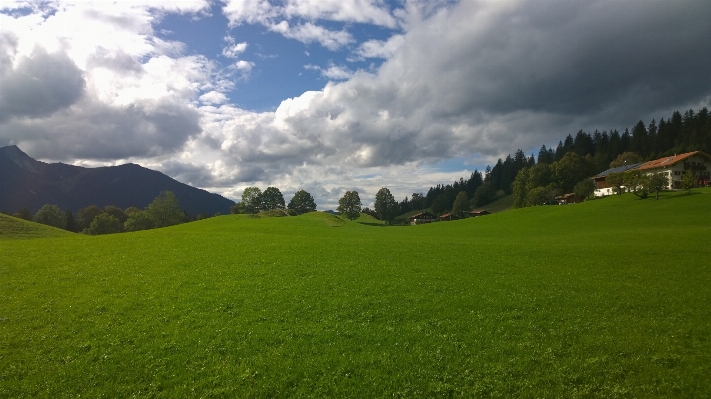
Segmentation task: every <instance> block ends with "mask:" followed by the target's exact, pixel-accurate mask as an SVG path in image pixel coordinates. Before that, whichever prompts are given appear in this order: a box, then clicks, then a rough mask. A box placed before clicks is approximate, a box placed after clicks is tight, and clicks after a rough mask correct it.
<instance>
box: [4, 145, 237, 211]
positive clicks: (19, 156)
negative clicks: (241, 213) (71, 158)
mask: <svg viewBox="0 0 711 399" xmlns="http://www.w3.org/2000/svg"><path fill="white" fill-rule="evenodd" d="M166 190H167V191H172V192H173V193H175V195H176V196H177V197H178V201H179V202H180V206H181V208H183V209H184V210H186V211H187V212H188V213H190V214H192V215H196V214H198V213H200V212H204V213H206V214H208V215H212V214H214V213H216V212H220V213H223V214H225V213H229V212H230V206H232V205H234V202H233V201H231V200H229V199H227V198H224V197H222V196H220V195H217V194H213V193H210V192H207V191H205V190H201V189H198V188H195V187H191V186H189V185H187V184H183V183H180V182H178V181H177V180H174V179H172V178H170V177H168V176H166V175H164V174H163V173H160V172H157V171H154V170H151V169H147V168H144V167H142V166H139V165H135V164H125V165H119V166H109V167H101V168H83V167H79V166H73V165H66V164H63V163H53V164H48V163H44V162H40V161H37V160H35V159H33V158H31V157H30V156H28V155H27V154H25V153H24V152H22V151H21V150H20V149H19V148H17V147H16V146H8V147H2V148H0V210H2V209H4V210H7V211H9V212H10V213H12V212H16V211H18V210H20V209H21V208H24V207H26V208H28V209H29V210H30V211H31V212H33V213H34V212H36V211H37V210H38V209H39V208H41V207H42V206H43V205H45V204H54V205H57V206H59V208H60V209H62V210H67V209H69V210H71V211H72V212H74V213H75V214H76V212H78V211H79V209H81V208H84V207H87V206H89V205H97V206H99V207H104V206H107V205H114V206H118V207H119V208H121V209H126V208H128V207H130V206H137V207H139V208H144V207H146V206H147V205H148V204H150V203H151V201H153V199H154V198H155V197H156V196H158V194H160V193H161V192H162V191H166Z"/></svg>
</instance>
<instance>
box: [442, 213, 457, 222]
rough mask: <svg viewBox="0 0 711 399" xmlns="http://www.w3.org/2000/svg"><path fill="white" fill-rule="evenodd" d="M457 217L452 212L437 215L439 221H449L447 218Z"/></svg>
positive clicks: (455, 218)
mask: <svg viewBox="0 0 711 399" xmlns="http://www.w3.org/2000/svg"><path fill="white" fill-rule="evenodd" d="M457 219H459V216H457V215H455V214H453V213H445V214H444V215H442V216H440V217H439V220H440V221H443V222H444V221H449V220H457Z"/></svg>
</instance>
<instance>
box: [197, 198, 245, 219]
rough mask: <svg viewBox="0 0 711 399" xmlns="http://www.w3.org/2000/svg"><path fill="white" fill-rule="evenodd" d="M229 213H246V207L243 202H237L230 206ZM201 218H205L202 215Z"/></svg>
mask: <svg viewBox="0 0 711 399" xmlns="http://www.w3.org/2000/svg"><path fill="white" fill-rule="evenodd" d="M230 213H231V214H233V215H239V214H242V213H247V209H246V208H245V206H244V202H238V203H236V204H234V205H232V206H231V207H230ZM199 216H200V215H198V217H199ZM202 219H205V217H203V218H202Z"/></svg>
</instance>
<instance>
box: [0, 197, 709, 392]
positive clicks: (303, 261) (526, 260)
mask: <svg viewBox="0 0 711 399" xmlns="http://www.w3.org/2000/svg"><path fill="white" fill-rule="evenodd" d="M710 202H711V189H699V190H696V192H694V193H693V194H692V195H689V196H687V195H686V194H685V193H680V192H676V193H663V195H662V197H661V198H660V200H658V201H655V200H651V199H648V200H638V199H636V197H634V196H633V195H629V194H626V195H623V196H620V197H618V196H612V197H607V198H604V199H600V200H595V201H590V202H585V203H581V204H574V205H569V206H546V207H532V208H525V209H515V210H511V211H507V212H501V213H497V214H493V215H490V216H487V217H481V218H472V219H465V220H459V221H454V222H447V223H433V224H429V225H420V226H412V227H410V226H393V227H388V226H386V227H382V226H375V225H369V224H363V223H359V222H358V221H343V223H340V222H339V223H336V222H337V221H339V220H340V219H336V218H335V217H334V216H332V215H328V214H326V213H323V212H313V213H310V214H306V215H302V216H297V217H279V218H275V217H273V218H257V217H249V216H246V215H226V216H220V217H216V218H210V219H206V220H202V221H198V222H194V223H188V224H183V225H178V226H173V227H169V228H164V229H156V230H149V231H142V232H137V233H123V234H115V235H108V236H96V237H88V236H80V235H70V236H67V237H65V238H53V239H42V238H40V239H35V240H0V275H2V276H3V278H2V279H0V370H3V371H2V378H0V397H57V396H84V397H100V396H102V395H103V396H113V397H127V396H137V397H185V396H191V397H192V396H196V397H210V396H221V397H313V396H318V397H393V396H396V397H484V396H487V397H679V396H684V397H703V396H705V395H706V394H707V393H708V392H710V391H711V382H710V381H709V379H708V375H710V374H711V340H709V337H711V291H709V289H708V287H710V286H711V268H709V267H708V259H711V249H709V247H708V245H707V242H706V241H707V237H708V236H709V234H710V233H711V226H710V225H709V222H708V221H709V220H711V208H709V206H708V204H709V203H710ZM334 226H338V227H334Z"/></svg>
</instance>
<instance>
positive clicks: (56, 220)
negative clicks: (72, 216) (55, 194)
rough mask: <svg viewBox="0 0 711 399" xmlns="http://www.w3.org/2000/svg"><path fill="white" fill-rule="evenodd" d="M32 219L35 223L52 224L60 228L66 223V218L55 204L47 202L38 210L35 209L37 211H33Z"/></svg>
mask: <svg viewBox="0 0 711 399" xmlns="http://www.w3.org/2000/svg"><path fill="white" fill-rule="evenodd" d="M32 220H34V221H35V222H37V223H42V224H46V225H48V226H54V227H57V228H60V229H63V228H64V227H65V226H66V225H67V219H66V217H65V216H64V213H63V212H62V211H61V210H60V209H59V207H58V206H57V205H50V204H47V205H45V206H43V207H42V208H40V210H39V211H37V213H35V216H34V218H33V219H32Z"/></svg>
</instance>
